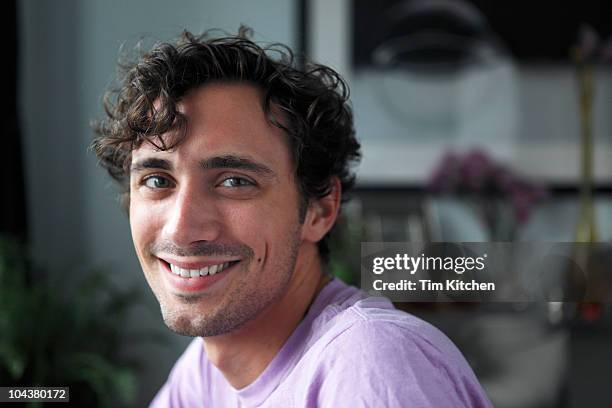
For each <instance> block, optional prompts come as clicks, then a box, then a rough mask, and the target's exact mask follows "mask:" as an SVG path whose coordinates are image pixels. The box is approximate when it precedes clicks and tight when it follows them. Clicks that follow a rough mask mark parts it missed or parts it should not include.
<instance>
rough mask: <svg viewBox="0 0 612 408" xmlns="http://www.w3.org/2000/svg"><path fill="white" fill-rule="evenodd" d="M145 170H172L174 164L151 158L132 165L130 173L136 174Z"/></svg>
mask: <svg viewBox="0 0 612 408" xmlns="http://www.w3.org/2000/svg"><path fill="white" fill-rule="evenodd" d="M144 169H162V170H172V164H171V163H170V162H169V161H168V160H164V159H158V158H155V157H149V158H146V159H142V160H139V161H137V162H135V163H132V165H131V166H130V171H134V172H137V171H141V170H144Z"/></svg>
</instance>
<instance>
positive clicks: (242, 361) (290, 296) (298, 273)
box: [204, 249, 331, 389]
mask: <svg viewBox="0 0 612 408" xmlns="http://www.w3.org/2000/svg"><path fill="white" fill-rule="evenodd" d="M315 250H316V249H315ZM301 255H303V256H298V260H297V262H296V268H295V271H294V275H293V277H292V279H291V282H290V284H289V287H288V289H287V291H286V292H285V293H284V294H283V296H282V298H281V299H280V300H279V301H278V302H276V303H275V304H273V305H271V306H270V307H269V308H267V309H266V310H265V311H264V312H263V313H261V314H260V315H259V316H258V317H257V318H255V319H254V320H252V321H251V322H249V323H247V324H245V325H244V326H243V327H241V328H240V329H239V330H236V331H235V332H232V333H228V334H225V335H221V336H215V337H206V338H204V348H205V350H206V355H207V358H208V359H209V360H210V361H211V362H212V363H213V364H214V365H215V366H216V367H217V368H218V369H219V370H220V371H221V372H222V373H223V375H224V376H225V378H226V379H227V380H228V381H229V383H230V384H231V385H232V386H233V387H234V388H236V389H241V388H244V387H246V386H247V385H249V384H251V383H252V382H253V381H255V380H256V379H257V377H259V375H260V374H261V373H262V372H263V371H264V370H265V368H266V367H267V366H268V364H269V363H270V362H271V361H272V359H273V358H274V357H275V356H276V354H277V353H278V352H279V351H280V349H281V348H282V347H283V345H284V344H285V342H286V341H287V339H288V338H289V336H290V335H291V333H293V331H294V330H295V329H296V328H297V326H298V325H299V324H300V322H301V321H302V319H303V318H304V316H305V315H306V312H307V311H308V309H309V308H310V306H311V304H312V302H313V301H314V299H315V298H316V296H317V295H318V293H319V292H320V291H321V289H323V287H324V286H325V285H326V284H327V283H328V282H329V281H330V279H331V278H329V277H328V276H327V275H326V274H323V273H322V271H321V265H320V263H319V257H318V256H316V253H314V254H305V253H302V254H301ZM310 255H314V256H310ZM305 260H307V261H305Z"/></svg>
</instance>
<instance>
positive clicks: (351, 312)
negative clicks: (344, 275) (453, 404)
mask: <svg viewBox="0 0 612 408" xmlns="http://www.w3.org/2000/svg"><path fill="white" fill-rule="evenodd" d="M340 285H341V287H342V289H343V294H344V296H341V297H340V298H337V299H334V300H333V301H331V302H330V303H329V304H328V305H327V306H326V307H325V308H324V309H323V310H322V312H321V314H320V315H319V316H318V317H317V319H315V321H314V322H313V329H312V330H313V331H317V332H318V333H317V338H323V339H327V340H328V341H329V344H330V345H332V343H344V342H355V343H360V344H362V345H363V346H367V345H368V344H373V345H380V344H381V343H391V344H398V345H401V344H403V343H405V342H419V343H424V344H426V345H427V346H428V347H430V348H433V349H436V350H439V351H440V352H442V353H447V352H452V353H454V352H458V351H457V350H456V347H455V346H454V344H453V343H452V342H451V341H450V340H449V339H448V338H447V337H446V336H445V335H444V334H443V333H442V332H441V331H440V330H438V329H437V328H435V327H434V326H432V325H431V324H429V323H427V322H426V321H424V320H422V319H420V318H419V317H417V316H415V315H412V314H410V313H407V312H404V311H401V310H398V309H396V308H395V307H394V306H393V304H392V303H391V302H390V301H389V300H388V299H386V298H382V297H373V296H369V295H367V294H366V293H364V292H362V291H361V290H359V289H357V288H354V287H350V286H348V285H344V284H340Z"/></svg>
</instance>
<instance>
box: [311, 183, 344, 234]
mask: <svg viewBox="0 0 612 408" xmlns="http://www.w3.org/2000/svg"><path fill="white" fill-rule="evenodd" d="M330 184H331V188H330V191H329V194H328V195H326V196H325V197H321V198H317V199H312V200H310V203H309V204H308V210H307V212H306V217H305V218H304V225H303V228H302V239H303V240H305V241H310V242H319V241H320V240H321V239H322V238H323V237H324V236H325V234H327V233H328V232H329V230H331V229H332V227H333V226H334V224H335V223H336V218H338V212H339V211H340V203H341V199H342V186H341V184H340V179H339V178H338V177H333V178H332V179H331V181H330Z"/></svg>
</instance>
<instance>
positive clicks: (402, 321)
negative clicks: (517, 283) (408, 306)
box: [304, 296, 490, 407]
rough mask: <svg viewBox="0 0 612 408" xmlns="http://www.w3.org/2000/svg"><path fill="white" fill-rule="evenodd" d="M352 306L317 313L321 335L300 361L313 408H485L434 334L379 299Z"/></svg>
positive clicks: (460, 363)
mask: <svg viewBox="0 0 612 408" xmlns="http://www.w3.org/2000/svg"><path fill="white" fill-rule="evenodd" d="M353 300H354V301H350V302H348V303H347V302H332V303H330V304H329V305H328V306H327V307H326V310H323V312H322V313H321V316H323V321H324V327H320V328H318V333H316V336H317V340H316V341H315V342H314V343H313V345H312V348H311V349H310V350H309V351H310V352H309V353H307V354H308V355H309V356H308V357H306V356H304V357H306V360H309V361H308V362H306V365H307V366H309V367H310V370H309V372H310V375H311V378H312V379H313V382H312V384H314V389H313V388H312V387H313V386H311V387H310V389H309V391H310V392H311V393H314V394H316V395H317V399H318V400H319V401H320V402H321V401H325V402H326V403H328V404H327V405H329V402H330V401H333V402H334V403H335V402H338V403H340V402H341V400H340V399H338V400H336V398H340V397H342V398H347V396H350V395H354V396H355V398H358V399H359V398H361V399H362V400H363V401H373V400H375V399H376V398H383V400H384V398H389V400H384V401H385V403H386V404H387V405H388V406H403V405H404V404H405V402H406V401H408V400H411V401H413V402H415V404H416V405H415V406H427V407H429V406H437V407H451V406H452V407H489V406H490V403H489V402H488V400H487V398H486V396H485V395H484V393H483V391H482V389H481V388H480V385H479V383H478V380H477V379H476V377H475V376H474V373H473V372H472V370H471V368H470V367H469V365H468V363H467V362H466V361H465V358H464V357H463V355H462V354H461V352H460V351H459V350H458V349H457V347H456V346H455V345H454V344H453V342H452V341H451V340H450V339H449V338H448V337H447V336H446V335H444V334H443V333H442V332H441V331H440V330H438V329H437V328H435V327H434V326H432V325H431V324H429V323H427V322H425V321H424V320H422V319H420V318H418V317H416V316H414V315H412V314H409V313H406V312H404V311H401V310H397V309H395V308H394V307H393V305H392V304H391V303H390V302H389V301H388V300H386V299H384V298H375V297H368V296H362V297H361V298H360V299H357V300H355V299H353ZM334 309H335V310H334ZM326 315H328V317H327V318H325V316H326ZM330 316H331V317H330ZM315 330H317V329H315ZM319 380H321V381H319ZM364 398H365V399H364ZM368 398H373V399H372V400H371V399H368Z"/></svg>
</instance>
